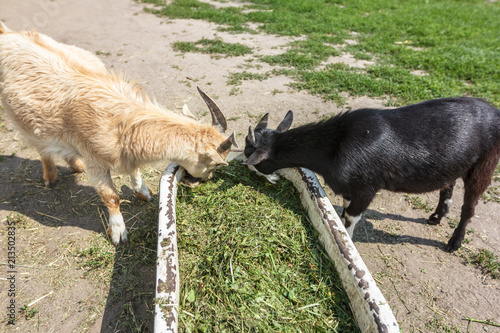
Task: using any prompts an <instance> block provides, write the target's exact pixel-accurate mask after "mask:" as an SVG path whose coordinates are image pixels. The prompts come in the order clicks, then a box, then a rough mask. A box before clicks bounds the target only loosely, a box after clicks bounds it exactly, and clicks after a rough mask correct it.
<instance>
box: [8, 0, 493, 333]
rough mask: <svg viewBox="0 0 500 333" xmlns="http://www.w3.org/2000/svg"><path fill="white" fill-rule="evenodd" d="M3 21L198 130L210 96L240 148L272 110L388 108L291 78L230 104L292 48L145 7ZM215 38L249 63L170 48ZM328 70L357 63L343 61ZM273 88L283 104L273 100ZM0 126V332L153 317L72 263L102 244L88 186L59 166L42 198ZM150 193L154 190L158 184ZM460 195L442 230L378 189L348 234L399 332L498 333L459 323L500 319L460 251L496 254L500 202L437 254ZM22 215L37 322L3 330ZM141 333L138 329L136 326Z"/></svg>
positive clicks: (79, 327) (305, 115)
mask: <svg viewBox="0 0 500 333" xmlns="http://www.w3.org/2000/svg"><path fill="white" fill-rule="evenodd" d="M237 4H238V2H235V3H234V5H237ZM0 20H2V21H3V22H5V23H6V24H7V25H8V26H9V27H10V28H12V29H16V30H23V29H26V28H36V30H38V31H40V32H42V33H45V34H47V35H49V36H51V37H53V38H54V39H56V40H57V41H60V42H64V43H67V44H73V45H77V46H79V47H82V48H84V49H87V50H89V51H91V52H96V53H97V54H99V56H100V58H101V59H102V60H103V61H104V63H105V64H106V65H107V66H108V68H110V69H113V70H114V71H116V72H125V73H126V74H127V75H129V76H130V77H133V78H136V79H138V81H139V82H140V83H141V84H142V85H143V86H144V88H145V90H146V91H147V92H148V93H149V95H150V96H154V97H155V98H156V99H157V100H158V102H159V103H160V104H162V105H164V106H165V107H167V108H169V109H171V110H176V111H180V109H181V108H182V106H183V105H184V104H187V105H188V106H189V108H190V110H191V111H192V112H193V113H195V114H197V115H198V116H199V117H200V118H201V120H202V121H206V122H208V121H209V119H208V116H207V115H206V112H205V109H206V108H205V105H204V103H203V101H202V99H201V98H200V97H199V95H198V93H197V91H196V86H200V87H201V88H202V89H204V90H205V92H207V93H208V94H209V95H211V96H212V97H214V98H215V99H216V101H217V102H218V104H219V106H220V107H221V109H222V111H223V112H224V114H225V115H226V118H227V119H228V120H229V121H228V124H229V127H230V129H234V130H235V131H236V133H237V134H238V136H237V140H238V142H239V143H240V145H241V146H243V141H244V136H245V131H246V130H247V129H248V125H249V124H255V123H256V121H257V120H258V119H259V117H260V116H262V115H263V114H264V113H266V112H270V113H271V117H270V123H271V126H273V125H276V124H277V123H278V122H279V121H280V120H281V119H282V117H283V116H284V115H285V113H286V111H288V110H289V109H292V110H293V111H294V112H295V122H294V124H295V125H299V124H304V123H307V122H311V121H316V120H318V119H319V118H320V117H322V116H329V115H332V114H334V113H337V112H339V111H341V110H346V109H355V108H359V107H383V105H384V100H374V99H370V98H366V97H362V98H356V99H354V98H348V103H347V106H345V107H343V108H339V107H337V106H336V105H335V104H333V103H330V102H324V101H322V100H321V98H318V97H315V96H311V95H308V94H307V93H306V92H297V91H294V90H292V89H291V88H289V87H288V86H287V83H289V82H291V80H290V79H289V78H286V77H282V76H278V77H272V78H269V79H267V80H264V81H262V82H259V81H244V82H243V83H242V85H241V86H238V88H239V89H238V90H237V92H236V94H233V93H231V91H232V89H233V88H234V86H231V85H228V84H227V80H228V78H227V77H228V75H229V74H230V73H233V72H241V71H243V70H247V71H250V72H266V71H268V70H269V69H270V68H271V67H270V66H269V65H267V64H264V63H258V60H257V59H256V58H255V57H256V55H264V54H276V53H280V52H283V49H284V48H285V47H286V44H287V43H288V42H290V41H291V40H292V39H290V38H284V37H277V36H269V35H250V34H248V35H247V34H238V35H233V34H229V33H222V32H218V31H217V26H216V25H214V24H211V23H208V22H203V21H196V20H167V19H165V18H159V17H156V16H154V15H152V14H148V13H145V12H144V11H143V5H141V4H138V3H136V2H134V1H131V0H119V1H118V0H87V1H77V0H24V1H17V0H1V1H0ZM214 36H218V37H220V38H222V39H223V40H224V41H226V42H232V43H234V42H239V43H242V44H245V45H248V46H250V47H252V48H253V51H254V54H253V55H249V56H244V57H234V58H224V57H222V58H219V59H216V58H213V57H211V56H210V55H204V54H193V53H188V54H184V55H182V54H179V53H178V52H174V51H173V50H172V46H171V43H173V42H175V41H197V40H199V39H201V38H203V37H205V38H214ZM249 59H254V61H252V62H250V61H249ZM331 61H345V62H348V63H349V64H351V65H353V66H363V65H364V63H357V62H356V61H355V60H354V59H352V57H349V56H348V55H344V56H343V57H341V58H340V59H331ZM257 63H258V65H259V66H256V64H257ZM249 64H252V65H249ZM332 84H335V83H334V82H332ZM233 91H234V90H233ZM276 91H281V93H273V92H276ZM0 117H1V119H0V222H1V223H0V234H1V235H0V236H1V241H0V244H1V250H0V256H1V257H0V258H1V259H0V263H1V265H2V268H1V270H2V273H1V275H0V276H1V279H0V286H1V287H0V290H1V292H2V295H1V296H0V309H2V310H0V330H1V331H3V330H6V331H8V332H35V331H36V332H83V331H85V332H100V331H102V332H114V331H119V329H117V327H119V325H118V320H119V319H118V318H123V317H124V316H127V314H131V315H132V316H139V315H141V311H142V312H144V311H151V309H150V304H151V301H149V303H148V304H149V305H148V304H146V305H145V306H144V305H142V306H143V308H142V310H140V309H125V310H124V308H123V304H124V301H123V300H118V298H117V296H116V294H114V293H113V286H114V284H115V279H116V277H117V276H118V275H117V274H115V272H113V274H112V275H111V276H92V278H86V276H85V275H84V274H83V269H82V268H81V267H80V266H79V265H77V264H76V262H77V261H78V257H77V256H75V253H76V252H77V251H78V249H83V248H85V247H88V245H89V244H97V245H99V244H101V243H102V240H103V239H105V238H104V236H103V234H104V226H103V223H104V221H106V215H105V214H104V213H103V212H104V210H103V209H102V207H101V205H100V202H99V199H98V197H97V195H96V194H95V192H94V191H93V189H92V188H91V187H89V186H88V183H87V181H86V178H85V176H84V175H81V176H74V175H72V174H71V173H70V172H69V169H68V168H67V167H66V166H65V165H64V164H62V163H60V165H59V174H60V181H59V183H58V184H57V186H55V187H54V188H53V189H46V188H44V187H43V186H42V182H41V174H42V172H41V163H40V162H39V158H38V156H37V154H36V153H35V151H34V150H33V149H32V148H30V147H27V146H26V145H25V143H24V142H23V140H22V139H21V137H20V136H19V135H18V134H17V132H15V131H13V130H12V128H11V126H10V124H8V123H7V122H6V121H5V116H4V111H3V110H2V109H0ZM166 165H167V163H165V164H162V165H158V166H155V167H154V168H153V169H151V170H150V174H151V176H150V177H149V179H150V180H152V181H157V179H158V174H159V173H161V172H162V170H163V168H165V167H166ZM150 184H151V183H150ZM151 185H152V188H153V189H155V186H156V184H151ZM496 185H498V184H496ZM325 189H326V188H325ZM327 190H328V189H327ZM122 192H123V193H124V194H123V195H124V196H125V197H126V198H130V204H129V205H130V206H133V205H141V204H140V203H139V202H138V201H137V200H134V199H133V196H131V195H130V193H129V192H130V190H128V192H127V188H126V187H125V188H122ZM462 194H463V190H462V188H461V186H457V189H456V191H455V195H454V197H453V205H452V209H451V212H450V216H449V218H448V219H444V221H443V222H442V224H441V225H439V226H431V225H427V224H426V223H425V221H426V218H427V217H428V216H429V215H430V213H431V212H425V211H424V209H415V208H414V206H415V205H412V204H411V203H410V199H408V197H407V196H406V195H405V194H401V193H389V192H382V193H380V194H379V195H377V197H376V199H375V200H374V201H373V202H372V204H371V205H370V207H369V209H368V211H367V212H366V214H365V217H364V218H363V220H362V222H361V223H360V225H359V226H358V228H357V229H356V231H355V236H354V240H355V244H356V246H357V248H358V250H359V252H360V253H361V255H362V257H363V259H364V260H365V262H366V264H367V266H368V267H369V269H370V270H371V273H372V275H373V276H374V277H375V279H376V280H377V282H378V284H379V287H380V289H381V290H382V292H383V294H384V295H385V297H386V299H387V301H388V302H389V303H390V306H391V308H392V309H393V311H394V314H395V315H396V318H397V320H398V322H399V324H400V327H401V329H402V331H403V332H500V328H498V327H495V326H491V325H487V324H484V323H477V322H470V321H468V320H465V318H467V317H469V318H472V319H476V320H481V321H486V320H492V321H494V322H496V323H499V322H500V284H499V281H498V280H493V279H491V278H490V277H488V276H487V275H485V274H484V273H483V272H482V271H481V270H480V269H478V268H476V267H475V266H474V265H471V264H468V263H467V260H466V259H465V257H466V255H467V250H471V251H477V249H487V250H489V251H492V252H493V253H495V254H496V255H497V256H500V228H498V217H499V216H500V205H498V204H497V203H494V202H483V201H481V202H480V203H479V204H478V206H477V209H476V216H475V218H474V219H473V222H472V223H471V225H470V232H469V233H468V235H467V236H466V237H467V243H465V244H464V245H463V249H462V250H460V251H457V252H455V253H451V254H450V253H447V252H445V251H444V246H445V244H446V242H447V240H448V238H449V237H450V236H451V234H452V232H453V228H452V227H450V224H453V223H454V221H456V220H457V219H458V218H459V215H460V207H461V195H462ZM330 198H331V200H332V203H333V204H334V206H335V207H336V208H338V209H339V213H340V208H339V206H340V203H341V202H340V200H339V199H338V198H336V197H335V196H334V195H333V194H332V193H330ZM418 198H419V199H420V200H421V201H422V202H423V203H424V205H423V207H424V208H425V207H426V206H429V205H430V206H434V207H435V205H436V204H437V198H438V195H437V193H430V194H426V195H418ZM18 214H19V216H21V217H22V219H23V221H24V222H23V224H22V227H18V228H17V230H16V232H17V234H16V251H17V252H16V255H17V257H18V260H17V264H18V267H16V271H17V273H16V274H17V275H16V292H17V296H16V306H17V307H18V308H20V307H21V306H23V305H29V303H31V302H35V301H36V302H35V304H34V305H33V306H36V307H38V312H37V313H36V314H34V316H32V318H31V319H29V320H28V319H26V318H25V317H18V318H17V319H16V325H14V326H12V325H10V326H8V325H6V324H7V319H6V314H7V310H6V309H7V306H8V305H9V304H8V300H9V298H8V297H7V290H8V288H9V281H8V280H7V278H4V276H7V277H8V273H7V272H8V271H9V267H8V265H7V223H8V221H9V220H11V219H12V218H13V216H18ZM129 215H130V214H129ZM8 216H9V218H8ZM126 218H127V216H126ZM128 218H129V219H128V221H127V225H128V226H129V228H130V224H134V223H136V222H137V221H136V219H135V217H134V216H128ZM115 269H116V270H120V271H122V270H123V269H124V268H123V267H117V266H115ZM148 274H149V275H151V274H154V272H153V271H152V270H150V271H147V272H145V274H144V276H143V277H144V280H143V282H141V288H142V289H141V290H143V294H144V295H145V296H144V295H143V296H144V298H145V299H147V298H148V297H149V298H152V297H154V296H152V295H153V290H154V284H153V283H154V278H153V276H151V279H148ZM120 276H121V275H120ZM149 280H150V282H148V281H149ZM131 288H132V287H131ZM41 297H43V298H42V299H40V298H41ZM141 297H142V296H141ZM146 303H147V302H146ZM28 308H29V307H28ZM133 310H135V311H133ZM150 328H151V326H148V325H147V326H146V327H145V328H143V329H145V330H148V329H150ZM121 331H124V330H121Z"/></svg>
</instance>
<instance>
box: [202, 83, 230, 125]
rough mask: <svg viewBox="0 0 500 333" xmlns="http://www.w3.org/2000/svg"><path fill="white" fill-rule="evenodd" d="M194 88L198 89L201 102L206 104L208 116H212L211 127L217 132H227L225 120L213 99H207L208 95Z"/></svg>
mask: <svg viewBox="0 0 500 333" xmlns="http://www.w3.org/2000/svg"><path fill="white" fill-rule="evenodd" d="M196 88H197V89H198V92H199V93H200V95H201V97H202V98H203V100H204V101H205V103H206V104H207V106H208V109H209V110H210V114H211V115H212V126H215V127H217V128H218V129H219V131H221V132H222V133H224V132H225V131H226V130H227V122H226V118H224V115H223V114H222V112H221V111H220V109H219V107H218V106H217V104H215V102H214V101H213V99H211V98H210V97H208V95H207V94H205V93H204V92H203V90H201V89H200V87H196Z"/></svg>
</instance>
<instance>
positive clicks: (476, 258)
mask: <svg viewBox="0 0 500 333" xmlns="http://www.w3.org/2000/svg"><path fill="white" fill-rule="evenodd" d="M471 260H472V263H473V264H475V265H477V266H478V267H479V268H480V269H481V270H482V271H483V273H486V274H489V275H491V277H492V278H494V279H500V261H498V256H496V255H495V254H494V253H493V252H491V251H490V250H485V249H481V250H480V251H479V253H477V254H475V255H472V256H471Z"/></svg>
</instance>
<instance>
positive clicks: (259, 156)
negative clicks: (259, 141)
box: [241, 149, 268, 165]
mask: <svg viewBox="0 0 500 333" xmlns="http://www.w3.org/2000/svg"><path fill="white" fill-rule="evenodd" d="M267 155H268V153H267V150H262V149H257V150H256V151H254V152H253V154H252V155H250V157H249V158H248V159H247V160H246V161H245V162H242V163H241V164H243V165H256V164H259V163H260V162H262V161H263V160H265V159H266V158H267Z"/></svg>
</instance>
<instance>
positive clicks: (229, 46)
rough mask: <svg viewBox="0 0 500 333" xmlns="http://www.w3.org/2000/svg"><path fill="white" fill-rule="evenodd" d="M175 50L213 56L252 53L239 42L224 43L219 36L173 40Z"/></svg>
mask: <svg viewBox="0 0 500 333" xmlns="http://www.w3.org/2000/svg"><path fill="white" fill-rule="evenodd" d="M172 46H173V48H174V50H175V51H180V52H182V53H186V52H199V53H205V54H212V55H214V56H219V57H220V56H222V55H224V56H226V57H238V56H242V55H245V54H249V53H252V49H251V48H250V47H248V46H245V45H243V44H240V43H226V42H224V41H222V39H220V38H215V39H207V38H202V39H200V40H199V41H197V42H174V43H173V44H172Z"/></svg>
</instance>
